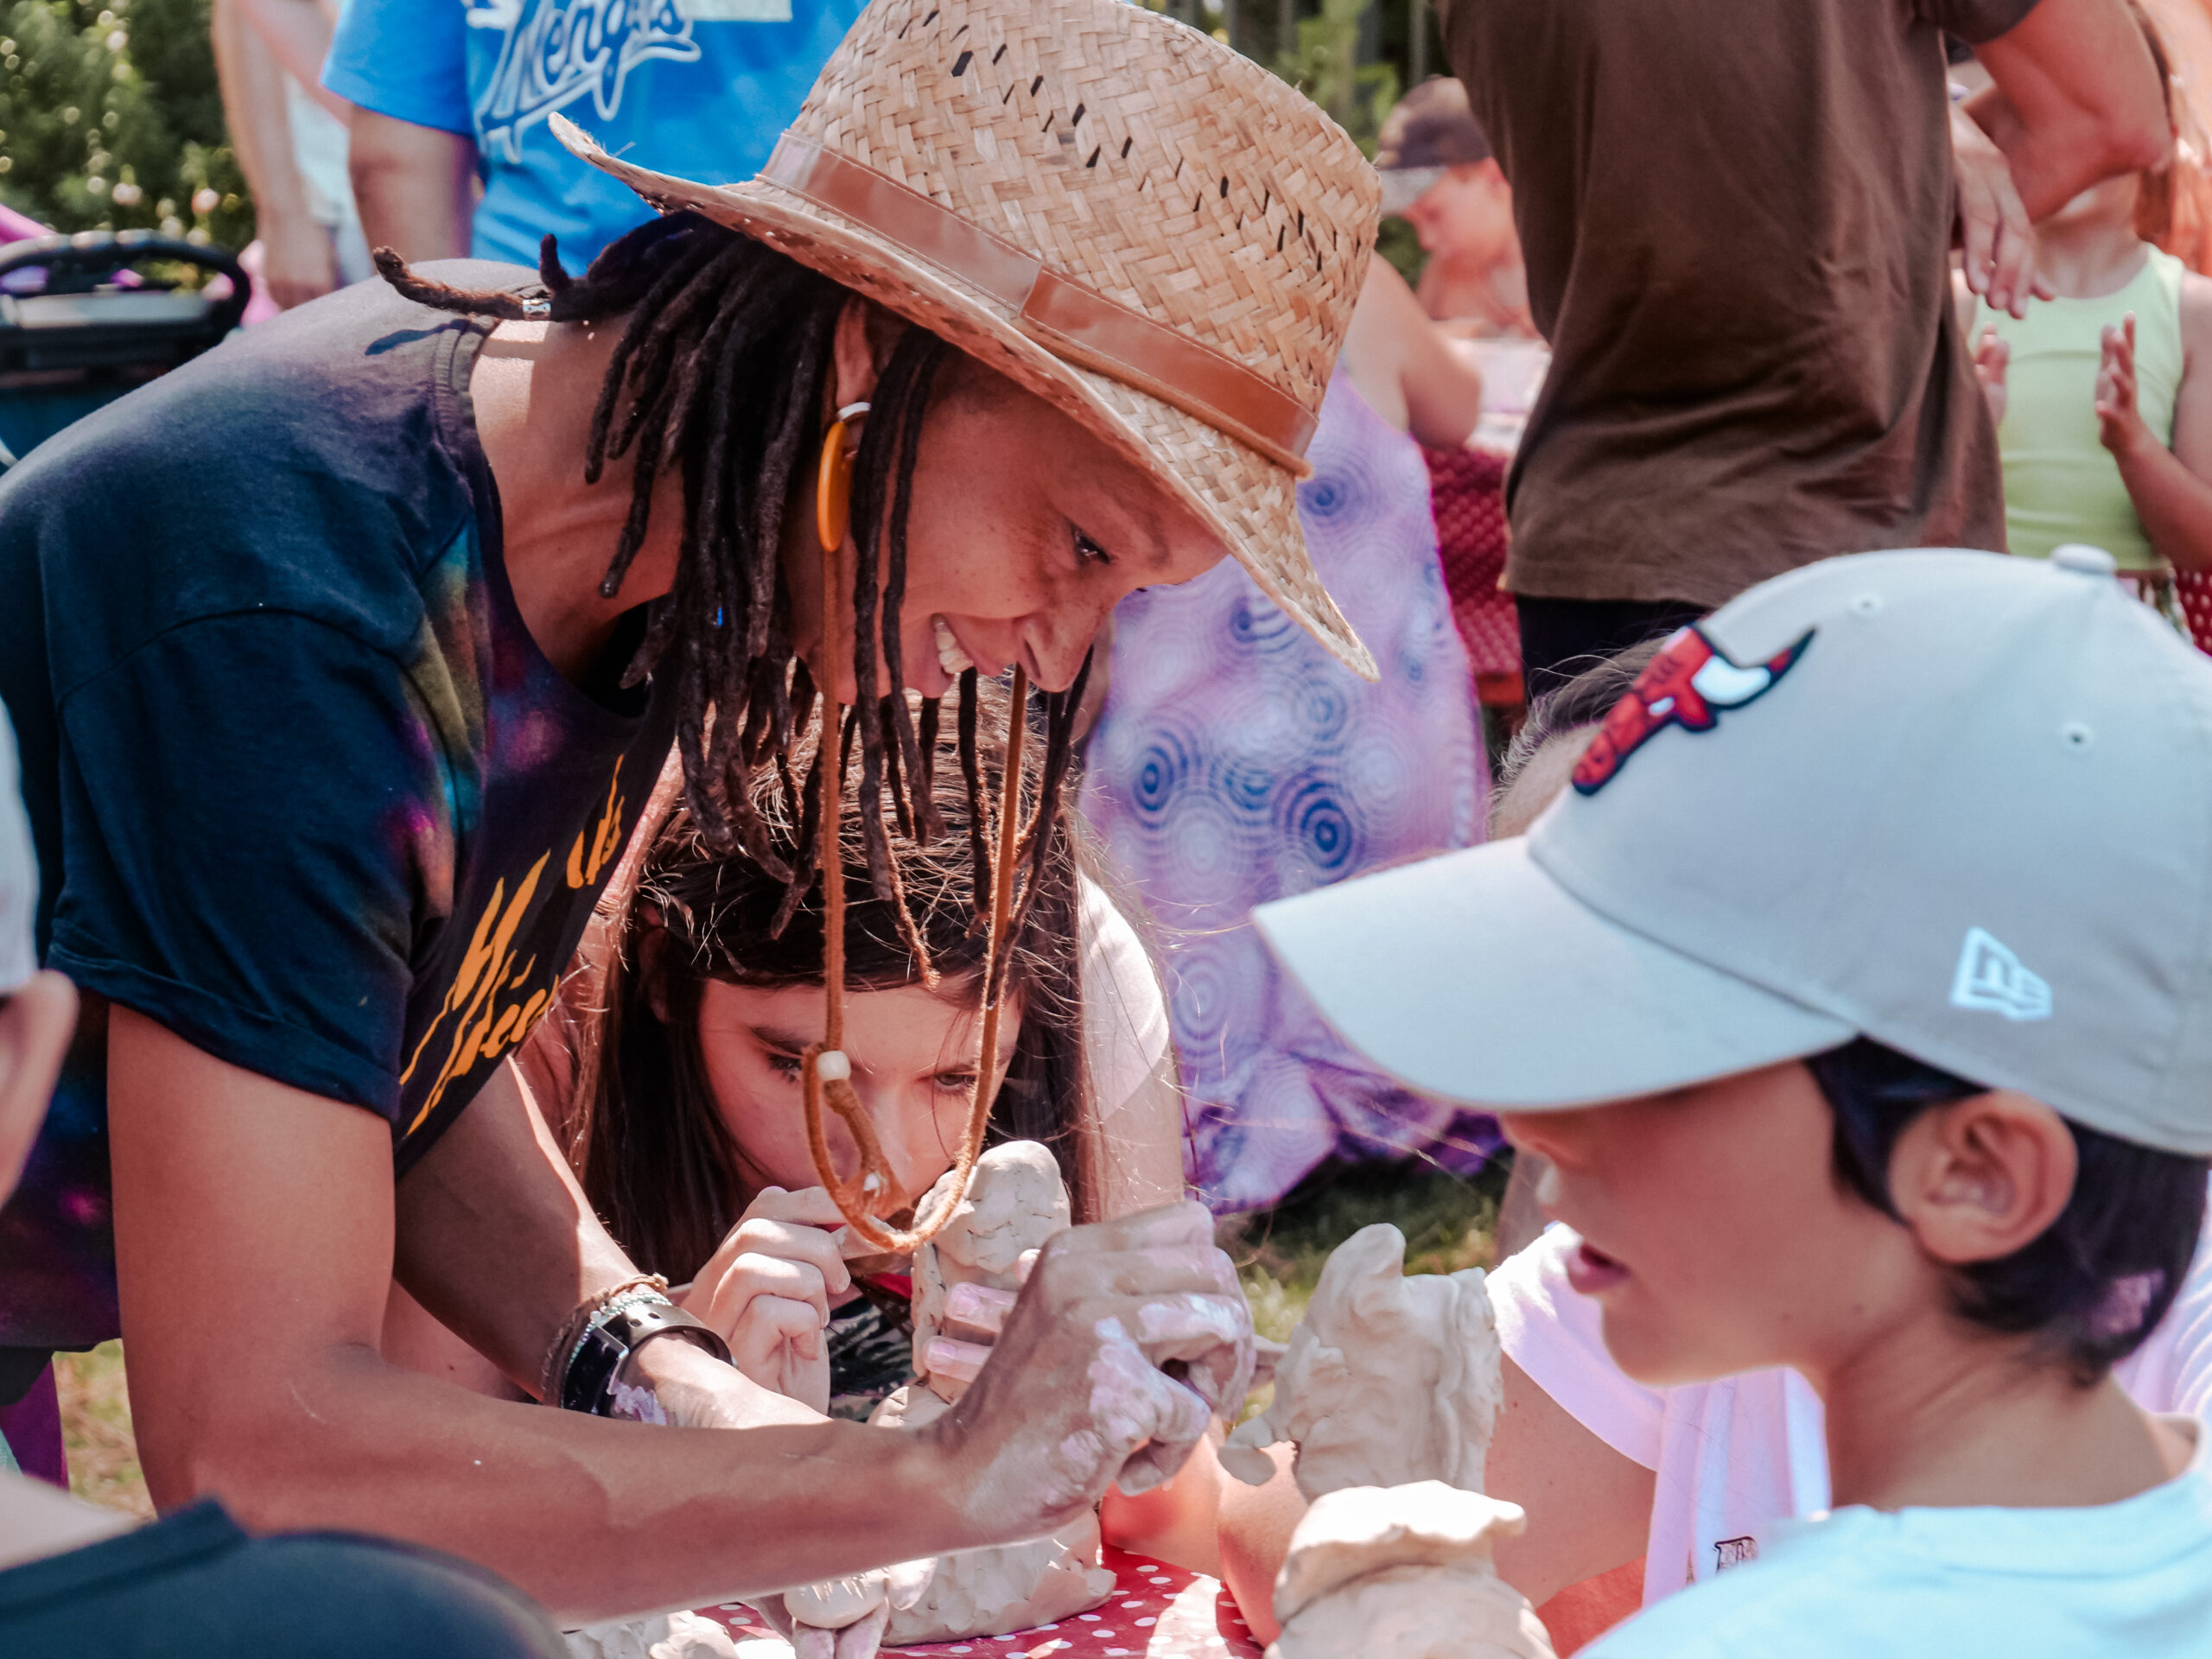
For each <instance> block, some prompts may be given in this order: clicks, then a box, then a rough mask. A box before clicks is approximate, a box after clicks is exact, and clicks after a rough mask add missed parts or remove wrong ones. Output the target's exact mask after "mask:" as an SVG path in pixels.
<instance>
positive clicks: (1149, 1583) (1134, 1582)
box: [699, 1546, 1263, 1659]
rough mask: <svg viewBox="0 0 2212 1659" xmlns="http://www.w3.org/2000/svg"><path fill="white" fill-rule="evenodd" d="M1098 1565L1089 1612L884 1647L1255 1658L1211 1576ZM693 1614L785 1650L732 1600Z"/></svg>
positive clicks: (746, 1643)
mask: <svg viewBox="0 0 2212 1659" xmlns="http://www.w3.org/2000/svg"><path fill="white" fill-rule="evenodd" d="M1102 1559H1103V1564H1104V1565H1105V1566H1106V1567H1109V1568H1110V1569H1111V1570H1112V1572H1113V1574H1114V1580H1115V1583H1114V1593H1113V1594H1112V1595H1111V1596H1109V1597H1108V1598H1107V1599H1106V1601H1105V1603H1104V1604H1103V1605H1102V1606H1100V1607H1099V1608H1098V1609H1097V1610H1096V1611H1094V1612H1088V1613H1079V1614H1077V1616H1076V1617H1075V1618H1064V1619H1061V1620H1060V1621H1058V1623H1057V1624H1041V1625H1039V1626H1038V1627H1037V1629H1035V1630H1020V1631H1017V1632H1016V1633H1015V1634H1014V1635H1012V1636H972V1637H969V1638H968V1639H967V1640H966V1641H964V1642H933V1643H929V1644H928V1645H926V1646H924V1647H918V1648H899V1649H885V1651H886V1652H893V1651H896V1652H899V1653H905V1654H913V1655H917V1656H931V1659H934V1656H937V1655H940V1654H957V1655H961V1656H963V1659H1261V1655H1262V1651H1263V1649H1262V1647H1261V1645H1260V1643H1257V1642H1255V1641H1254V1640H1253V1639H1252V1632H1251V1631H1250V1630H1249V1629H1247V1628H1246V1626H1245V1624H1244V1618H1243V1615H1242V1614H1241V1613H1239V1612H1238V1611H1236V1602H1235V1600H1234V1599H1231V1598H1230V1593H1229V1592H1228V1591H1227V1590H1225V1589H1224V1588H1223V1587H1222V1584H1221V1581H1220V1580H1218V1579H1210V1578H1207V1577H1206V1576H1205V1574H1204V1573H1192V1572H1191V1571H1189V1570H1188V1569H1187V1568H1185V1567H1169V1566H1167V1565H1166V1564H1165V1563H1163V1562H1160V1561H1155V1560H1149V1559H1148V1558H1147V1557H1145V1556H1142V1555H1131V1554H1128V1553H1127V1552H1126V1551H1123V1550H1118V1549H1115V1548H1112V1547H1110V1546H1109V1547H1108V1548H1107V1549H1106V1551H1105V1553H1104V1554H1103V1558H1102ZM699 1611H700V1612H701V1613H702V1615H704V1616H705V1617H706V1618H711V1619H715V1620H716V1621H717V1622H719V1623H720V1624H723V1625H724V1626H726V1627H727V1628H728V1630H729V1633H730V1634H731V1635H732V1636H734V1637H736V1638H737V1642H738V1651H739V1653H740V1654H741V1655H742V1656H743V1659H778V1656H779V1655H784V1656H788V1655H789V1654H790V1652H791V1649H790V1648H789V1647H788V1646H786V1645H785V1643H784V1642H783V1640H782V1638H780V1637H778V1636H777V1635H776V1634H775V1632H774V1631H772V1630H770V1629H768V1627H767V1626H766V1625H765V1624H761V1623H760V1621H759V1619H758V1618H756V1616H755V1615H754V1614H753V1611H752V1610H751V1609H750V1608H747V1607H744V1606H741V1605H736V1604H734V1603H733V1604H731V1605H728V1606H725V1607H702V1608H701V1609H700V1610H699Z"/></svg>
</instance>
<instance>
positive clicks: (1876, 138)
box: [1444, 0, 2034, 605]
mask: <svg viewBox="0 0 2212 1659" xmlns="http://www.w3.org/2000/svg"><path fill="white" fill-rule="evenodd" d="M2033 3H2034V0H1447V4H1446V10H1445V16H1444V29H1445V42H1446V51H1447V52H1448V54H1449V55H1450V58H1451V60H1452V69H1453V71H1454V73H1457V74H1458V75H1459V78H1460V79H1462V80H1463V81H1465V83H1466V86H1467V91H1468V95H1469V99H1470V101H1471V104H1472V106H1473V109H1474V111H1475V114H1476V117H1477V118H1478V119H1479V120H1480V121H1481V123H1482V124H1483V127H1484V130H1485V131H1486V132H1487V133H1488V134H1489V136H1490V138H1491V143H1492V144H1493V145H1494V146H1495V147H1496V149H1497V157H1498V161H1499V162H1500V164H1501V165H1502V166H1503V168H1504V170H1505V174H1506V176H1507V177H1508V178H1509V179H1510V180H1511V181H1512V184H1513V198H1514V200H1513V209H1514V218H1515V220H1516V223H1517V224H1518V225H1519V226H1520V231H1521V240H1522V247H1523V251H1524V252H1525V254H1526V257H1527V259H1528V264H1529V303H1530V306H1531V308H1532V309H1533V311H1534V312H1535V320H1536V326H1537V327H1539V328H1540V329H1541V330H1542V331H1543V334H1544V336H1545V338H1546V339H1547V340H1549V341H1550V342H1551V345H1552V350H1553V353H1554V356H1553V362H1552V370H1551V375H1550V378H1549V379H1548V381H1547V382H1546V384H1545V386H1544V390H1543V395H1542V396H1541V398H1540V399H1539V400H1538V402H1537V404H1536V407H1535V412H1534V414H1533V415H1532V416H1531V418H1530V420H1529V428H1528V432H1527V435H1526V436H1525V437H1524V438H1523V440H1522V445H1521V451H1520V454H1519V457H1518V460H1517V461H1516V465H1515V467H1514V472H1513V477H1512V480H1511V481H1510V486H1509V494H1508V501H1509V504H1510V510H1511V515H1512V524H1513V538H1514V545H1513V552H1512V556H1511V557H1510V560H1509V562H1508V563H1507V565H1506V574H1505V585H1506V586H1507V587H1508V588H1510V589H1512V590H1513V591H1514V592H1515V593H1518V594H1540V595H1546V596H1550V597H1554V598H1567V599H1629V600H1661V599H1675V600H1688V601H1694V602H1695V603H1698V604H1702V605H1718V604H1719V603H1721V602H1722V601H1726V600H1727V599H1729V598H1732V596H1734V595H1735V594H1738V593H1740V592H1742V591H1743V590H1744V589H1745V588H1748V587H1750V586H1751V584H1753V583H1754V582H1759V581H1762V580H1764V578H1766V577H1768V576H1771V575H1777V574H1778V573H1780V572H1782V571H1784V570H1788V569H1792V568H1794V567H1796V566H1797V565H1801V564H1805V563H1809V562H1811V561H1812V560H1815V559H1818V558H1824V557H1826V556H1828V555H1830V554H1834V553H1853V552H1860V551H1864V550H1867V549H1870V548H1882V547H1913V546H1923V545H1927V546H1964V547H1986V548H1996V549H2001V548H2003V547H2004V545H2005V518H2004V510H2003V499H2002V493H2001V490H2000V486H1999V474H1998V462H1997V440H1996V435H1995V433H1994V431H1993V429H1992V428H1991V425H1990V421H1989V416H1988V412H1987V410H1986V408H1985V407H1984V405H1983V404H1982V400H1981V397H1980V391H1979V390H1978V388H1977V387H1976V385H1975V382H1974V366H1973V364H1972V362H1971V360H1970V359H1969V358H1968V356H1967V352H1966V350H1965V348H1964V345H1963V341H1962V340H1961V335H1960V333H1959V329H1958V325H1957V321H1956V320H1955V318H1954V316H1953V315H1952V310H1951V298H1950V277H1949V261H1948V248H1949V239H1950V226H1951V216H1952V204H1951V188H1952V187H1951V145H1950V135H1949V130H1948V96H1947V93H1946V90H1945V80H1946V77H1945V71H1944V61H1943V49H1942V39H1941V35H1940V33H1939V31H1940V30H1944V29H1948V30H1949V31H1950V32H1951V33H1953V34H1955V35H1960V36H1961V37H1962V38H1964V39H1966V40H1968V41H1982V40H1987V39H1989V38H1991V37H1992V36H1993V35H2000V34H2002V33H2004V32H2005V30H2006V29H2010V28H2012V25H2013V24H2015V23H2017V22H2019V20H2020V19H2021V18H2022V17H2024V16H2026V15H2027V13H2028V11H2029V10H2030V9H2031V7H2032V5H2033Z"/></svg>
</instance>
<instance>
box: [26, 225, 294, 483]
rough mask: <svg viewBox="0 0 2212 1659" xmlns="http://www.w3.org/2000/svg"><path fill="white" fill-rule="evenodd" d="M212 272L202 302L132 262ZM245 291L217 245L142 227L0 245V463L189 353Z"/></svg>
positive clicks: (218, 335) (227, 323)
mask: <svg viewBox="0 0 2212 1659" xmlns="http://www.w3.org/2000/svg"><path fill="white" fill-rule="evenodd" d="M157 263H182V264H192V265H196V266H199V267H200V268H201V269H202V270H208V271H213V272H219V273H220V274H221V275H223V276H225V277H228V278H229V279H230V284H231V291H230V292H229V293H228V294H226V295H224V296H222V297H220V298H219V299H211V298H210V297H208V296H207V294H206V292H205V291H204V290H195V289H188V288H184V287H181V286H179V285H177V284H175V283H170V282H166V281H164V280H162V278H161V277H159V276H157V275H156V274H152V273H149V272H144V271H142V270H139V269H138V267H140V266H142V265H150V264H157ZM250 298H251V289H250V288H249V286H248V285H247V282H246V276H245V272H244V271H243V270H240V269H239V268H238V261H237V260H236V259H234V258H232V256H231V255H230V254H228V253H226V252H225V251H223V250H222V249H220V248H213V247H202V246H200V245H198V244H197V243H192V242H186V241H181V240H180V239H178V238H175V237H166V236H158V235H156V234H155V233H153V232H149V231H121V232H105V231H101V232H84V233H82V234H79V235H77V236H50V237H41V238H38V239H36V240H35V241H29V242H16V243H10V244H9V245H6V246H5V247H0V470H4V469H5V468H6V467H9V466H10V465H12V464H13V462H14V461H16V458H17V457H19V456H21V455H22V454H25V453H26V452H27V451H28V450H29V449H30V448H32V447H33V446H34V445H36V444H38V443H41V442H44V441H45V440H46V439H48V438H49V437H51V436H53V435H54V434H55V433H56V432H59V431H60V429H62V428H63V427H65V426H67V425H68V424H69V423H71V422H72V421H74V420H78V419H79V418H81V417H82V416H86V415H89V414H90V413H92V410H96V409H98V408H99V406H100V405H101V404H106V403H110V402H112V401H113V400H114V399H116V398H118V397H121V396H123V394H124V392H126V391H130V389H131V388H132V387H134V386H137V385H143V383H144V382H146V381H148V380H150V379H152V378H154V377H155V376H156V375H157V374H162V373H165V372H168V370H170V369H173V368H175V367H176V366H177V365H179V364H180V363H185V362H188V361H189V360H190V359H193V358H195V357H197V356H199V355H200V353H202V352H204V351H206V350H207V348H208V347H209V346H213V345H214V344H215V343H216V342H217V341H219V340H221V339H222V338H223V337H224V336H225V335H226V334H229V333H230V332H231V330H232V329H233V328H235V327H237V326H238V319H239V317H241V316H242V315H244V314H245V308H246V303H247V302H248V300H249V299H250Z"/></svg>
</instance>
